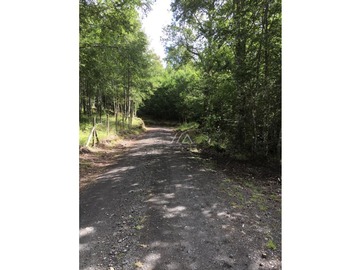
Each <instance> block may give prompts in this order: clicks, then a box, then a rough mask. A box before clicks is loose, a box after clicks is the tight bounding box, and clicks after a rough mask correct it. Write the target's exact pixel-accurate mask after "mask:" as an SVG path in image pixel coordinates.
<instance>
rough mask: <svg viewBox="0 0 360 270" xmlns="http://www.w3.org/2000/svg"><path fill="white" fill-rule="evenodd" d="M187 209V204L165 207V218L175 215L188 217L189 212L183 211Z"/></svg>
mask: <svg viewBox="0 0 360 270" xmlns="http://www.w3.org/2000/svg"><path fill="white" fill-rule="evenodd" d="M185 210H186V207H185V206H176V207H173V208H167V207H166V208H165V214H164V218H173V217H177V216H180V217H186V216H187V214H185V213H183V211H185Z"/></svg>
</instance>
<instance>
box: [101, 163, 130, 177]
mask: <svg viewBox="0 0 360 270" xmlns="http://www.w3.org/2000/svg"><path fill="white" fill-rule="evenodd" d="M132 169H135V166H126V167H120V168H116V169H112V170H110V171H108V172H107V173H104V175H108V174H113V173H117V172H125V171H127V170H132ZM99 178H100V177H99Z"/></svg>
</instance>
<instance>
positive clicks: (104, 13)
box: [79, 0, 281, 163]
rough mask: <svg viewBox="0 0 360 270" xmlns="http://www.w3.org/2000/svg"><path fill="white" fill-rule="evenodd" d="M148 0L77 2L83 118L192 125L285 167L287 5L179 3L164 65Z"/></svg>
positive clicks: (222, 144)
mask: <svg viewBox="0 0 360 270" xmlns="http://www.w3.org/2000/svg"><path fill="white" fill-rule="evenodd" d="M152 4H153V1H151V0H98V1H95V0H80V2H79V11H80V41H79V42H80V44H79V48H80V54H79V57H80V59H79V64H80V67H79V72H80V81H79V83H80V85H79V113H80V122H81V121H89V119H91V117H94V116H95V117H96V118H99V119H101V117H104V115H106V114H108V115H112V116H114V117H115V118H116V121H115V125H119V127H120V128H125V127H126V126H127V125H131V123H132V121H133V118H134V117H135V116H140V117H144V118H151V119H154V120H169V121H176V122H178V123H190V122H191V123H196V124H197V129H198V132H200V133H201V134H202V135H203V138H206V139H204V142H203V143H204V144H206V145H207V146H208V147H215V148H216V149H220V150H221V151H224V152H226V153H229V154H230V155H232V156H234V157H237V158H240V159H249V160H261V161H271V162H277V163H280V161H281V1H279V0H252V1H249V0H206V1H204V0H173V1H172V3H171V11H172V12H173V18H172V23H171V24H170V25H168V26H167V27H166V28H165V29H164V31H163V38H162V42H163V44H164V46H165V48H166V52H167V56H166V59H165V60H164V62H162V60H161V59H160V58H159V56H157V55H156V54H155V53H154V52H153V51H151V50H150V49H149V41H148V37H147V36H146V34H145V33H144V32H143V30H142V25H141V19H140V16H141V14H145V16H146V14H147V13H148V12H149V11H150V10H151V6H152ZM118 123H119V124H118ZM145 123H146V122H145Z"/></svg>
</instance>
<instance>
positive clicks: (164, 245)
mask: <svg viewBox="0 0 360 270" xmlns="http://www.w3.org/2000/svg"><path fill="white" fill-rule="evenodd" d="M170 245H171V244H170V243H167V242H161V241H155V242H152V243H151V244H150V245H149V247H151V248H156V247H160V248H168V247H169V246H170Z"/></svg>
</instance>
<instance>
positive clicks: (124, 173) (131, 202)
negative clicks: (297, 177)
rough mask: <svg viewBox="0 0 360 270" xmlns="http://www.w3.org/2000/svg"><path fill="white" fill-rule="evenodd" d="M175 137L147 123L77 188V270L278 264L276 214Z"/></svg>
mask: <svg viewBox="0 0 360 270" xmlns="http://www.w3.org/2000/svg"><path fill="white" fill-rule="evenodd" d="M174 134H175V133H174V132H173V130H171V129H167V128H149V129H148V131H147V132H146V133H145V134H143V135H141V136H140V137H139V138H138V139H136V140H135V141H134V142H133V144H132V145H131V147H129V148H128V149H127V150H126V151H125V152H124V153H123V154H122V155H121V156H120V157H119V159H118V162H117V164H115V165H113V166H111V168H109V170H107V171H106V172H105V173H104V174H102V175H101V176H100V177H98V178H97V179H96V182H95V183H93V184H92V185H90V186H89V187H87V188H86V189H85V190H83V191H81V192H80V233H79V234H80V244H79V248H80V269H82V270H95V269H96V270H97V269H107V270H113V269H114V270H117V269H147V270H150V269H159V270H160V269H164V270H165V269H169V270H170V269H179V270H180V269H200V270H210V269H249V270H250V269H281V251H280V250H281V246H280V245H281V228H280V227H281V224H280V220H281V213H280V211H279V210H278V209H275V208H274V209H273V208H271V207H269V206H266V207H265V206H264V207H263V208H261V209H262V210H263V211H262V210H259V209H258V208H256V209H257V210H256V211H255V210H254V209H255V208H254V206H253V205H252V204H256V203H259V202H264V200H263V198H262V199H261V200H260V195H259V194H260V193H256V194H258V195H257V197H256V196H255V199H254V194H255V193H253V196H252V197H249V189H248V188H245V187H243V186H241V185H237V186H234V182H233V181H232V180H231V179H228V178H227V176H226V175H225V174H224V173H223V172H222V171H219V170H214V169H213V168H211V166H209V164H208V163H207V162H206V160H204V159H201V158H200V157H199V156H197V155H195V154H193V153H191V152H190V151H188V150H187V149H186V148H184V147H183V146H182V145H181V144H178V143H176V140H175V141H174V142H172V141H173V136H174ZM246 198H249V200H245V199H246ZM251 198H252V199H251ZM256 198H257V199H256Z"/></svg>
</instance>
